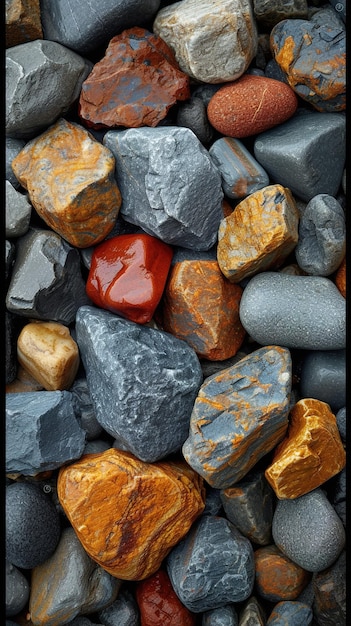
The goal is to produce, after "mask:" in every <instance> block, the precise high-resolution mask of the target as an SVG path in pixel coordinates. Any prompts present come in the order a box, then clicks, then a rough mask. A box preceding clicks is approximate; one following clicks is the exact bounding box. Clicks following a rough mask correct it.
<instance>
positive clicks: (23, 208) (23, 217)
mask: <svg viewBox="0 0 351 626" xmlns="http://www.w3.org/2000/svg"><path fill="white" fill-rule="evenodd" d="M5 184H6V201H5V202H6V218H5V219H6V226H5V227H6V237H8V238H11V237H20V236H21V235H24V234H25V233H26V232H27V230H28V229H29V223H30V218H31V214H32V205H31V203H30V202H29V200H28V195H27V194H23V193H20V192H19V191H17V189H15V187H13V185H12V184H11V183H10V181H9V180H6V183H5Z"/></svg>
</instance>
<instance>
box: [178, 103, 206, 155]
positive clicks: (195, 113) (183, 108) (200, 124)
mask: <svg viewBox="0 0 351 626" xmlns="http://www.w3.org/2000/svg"><path fill="white" fill-rule="evenodd" d="M177 124H178V126H184V127H185V128H190V130H192V131H193V133H194V134H195V135H196V137H197V138H198V140H199V141H201V143H203V144H204V145H207V144H209V143H210V142H211V140H212V138H213V132H214V131H213V128H212V126H211V124H210V123H209V121H208V118H207V109H206V105H205V103H204V101H203V100H202V99H201V98H200V97H199V96H197V95H194V94H193V95H192V96H191V98H190V100H188V102H184V103H179V105H178V111H177Z"/></svg>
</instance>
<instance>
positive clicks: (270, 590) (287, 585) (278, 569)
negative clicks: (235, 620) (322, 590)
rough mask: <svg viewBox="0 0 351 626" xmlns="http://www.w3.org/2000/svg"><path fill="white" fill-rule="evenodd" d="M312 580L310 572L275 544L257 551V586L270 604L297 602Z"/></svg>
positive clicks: (259, 592) (258, 591) (262, 596)
mask: <svg viewBox="0 0 351 626" xmlns="http://www.w3.org/2000/svg"><path fill="white" fill-rule="evenodd" d="M310 578H311V576H310V573H309V572H306V570H304V569H303V568H302V567H300V566H299V565H297V564H296V563H294V562H293V561H291V559H289V558H288V557H287V556H285V554H283V553H282V552H281V551H280V550H279V548H277V546H275V545H274V544H273V545H269V546H264V547H263V548H258V549H257V550H255V584H256V590H257V593H258V594H259V596H260V597H261V598H264V599H265V600H269V601H270V602H280V601H281V600H296V598H297V597H298V595H299V594H300V593H301V592H302V591H303V589H304V588H305V587H306V585H307V584H308V582H309V580H310Z"/></svg>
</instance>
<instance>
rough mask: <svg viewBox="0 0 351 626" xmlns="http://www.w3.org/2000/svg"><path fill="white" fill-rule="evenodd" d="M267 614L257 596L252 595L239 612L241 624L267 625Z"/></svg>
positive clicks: (245, 625)
mask: <svg viewBox="0 0 351 626" xmlns="http://www.w3.org/2000/svg"><path fill="white" fill-rule="evenodd" d="M265 624H266V614H265V611H264V609H263V607H262V606H261V605H260V604H259V602H258V600H257V598H256V597H255V596H251V598H249V599H248V600H247V601H246V602H245V603H244V606H243V608H242V609H241V611H240V613H239V626H265Z"/></svg>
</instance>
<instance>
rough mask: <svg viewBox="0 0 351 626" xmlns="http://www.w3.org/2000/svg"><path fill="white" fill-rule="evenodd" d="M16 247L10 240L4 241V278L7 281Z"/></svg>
mask: <svg viewBox="0 0 351 626" xmlns="http://www.w3.org/2000/svg"><path fill="white" fill-rule="evenodd" d="M15 256H16V248H15V244H14V243H12V241H9V240H8V239H6V241H5V280H6V281H7V280H8V279H9V278H10V276H11V273H12V267H13V264H14V262H15Z"/></svg>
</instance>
